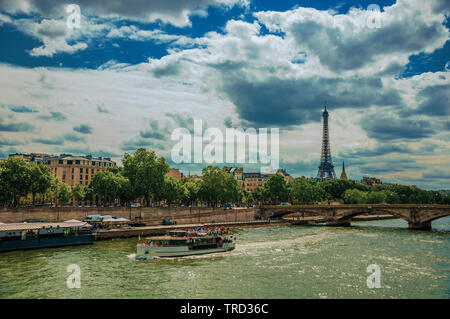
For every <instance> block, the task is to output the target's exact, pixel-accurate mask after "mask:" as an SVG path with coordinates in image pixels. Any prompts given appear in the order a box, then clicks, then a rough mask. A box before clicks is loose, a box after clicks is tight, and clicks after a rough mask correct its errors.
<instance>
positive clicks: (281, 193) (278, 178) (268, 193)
mask: <svg viewBox="0 0 450 319" xmlns="http://www.w3.org/2000/svg"><path fill="white" fill-rule="evenodd" d="M264 193H265V194H264V197H265V200H268V201H270V202H271V203H280V202H286V201H288V199H289V190H288V185H287V183H286V181H285V180H284V176H283V175H281V174H273V175H272V176H270V178H269V179H268V180H267V181H266V182H265V183H264Z"/></svg>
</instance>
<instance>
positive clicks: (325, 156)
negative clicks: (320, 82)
mask: <svg viewBox="0 0 450 319" xmlns="http://www.w3.org/2000/svg"><path fill="white" fill-rule="evenodd" d="M322 117H323V129H322V155H321V157H320V165H319V171H318V172H317V180H318V181H324V180H328V179H333V178H336V173H335V172H334V166H333V161H332V160H331V150H330V135H329V131H328V111H327V105H326V104H325V110H324V111H323V114H322Z"/></svg>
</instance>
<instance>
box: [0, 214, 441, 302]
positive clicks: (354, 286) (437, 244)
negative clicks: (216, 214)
mask: <svg viewBox="0 0 450 319" xmlns="http://www.w3.org/2000/svg"><path fill="white" fill-rule="evenodd" d="M432 226H433V230H432V231H411V230H408V229H407V224H406V222H404V221H403V220H397V219H395V220H380V221H370V222H352V227H336V228H334V227H326V226H276V227H262V228H246V229H235V230H233V233H235V234H236V235H237V238H238V240H237V241H236V243H237V248H236V249H235V250H234V251H232V252H229V253H223V254H214V255H204V256H197V257H184V258H175V259H157V260H147V261H135V260H134V257H135V250H136V243H137V242H138V239H137V238H131V239H115V240H110V241H99V242H95V243H94V244H93V245H89V246H78V247H64V248H49V249H41V250H32V251H16V252H8V253H1V254H0V298H447V299H448V298H449V297H450V283H449V279H448V277H449V273H450V248H449V247H450V217H446V218H441V219H438V220H436V221H434V222H433V224H432ZM71 264H77V265H79V267H80V269H81V288H79V289H78V288H72V289H69V288H68V287H67V284H66V281H67V278H68V277H69V276H70V275H71V273H69V272H67V267H68V266H69V265H71ZM371 264H376V265H378V266H379V268H380V285H381V288H368V285H367V277H368V276H370V273H368V272H367V267H368V266H369V265H371Z"/></svg>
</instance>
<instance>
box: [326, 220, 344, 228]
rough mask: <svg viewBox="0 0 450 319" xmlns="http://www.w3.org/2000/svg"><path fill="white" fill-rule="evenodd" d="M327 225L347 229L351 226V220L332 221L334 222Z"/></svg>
mask: <svg viewBox="0 0 450 319" xmlns="http://www.w3.org/2000/svg"><path fill="white" fill-rule="evenodd" d="M325 225H327V226H339V227H345V226H350V220H332V221H328V222H326V223H325Z"/></svg>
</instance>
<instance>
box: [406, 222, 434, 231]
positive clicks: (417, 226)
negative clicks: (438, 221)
mask: <svg viewBox="0 0 450 319" xmlns="http://www.w3.org/2000/svg"><path fill="white" fill-rule="evenodd" d="M408 228H409V229H415V230H431V222H423V223H420V222H415V223H414V222H408Z"/></svg>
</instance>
